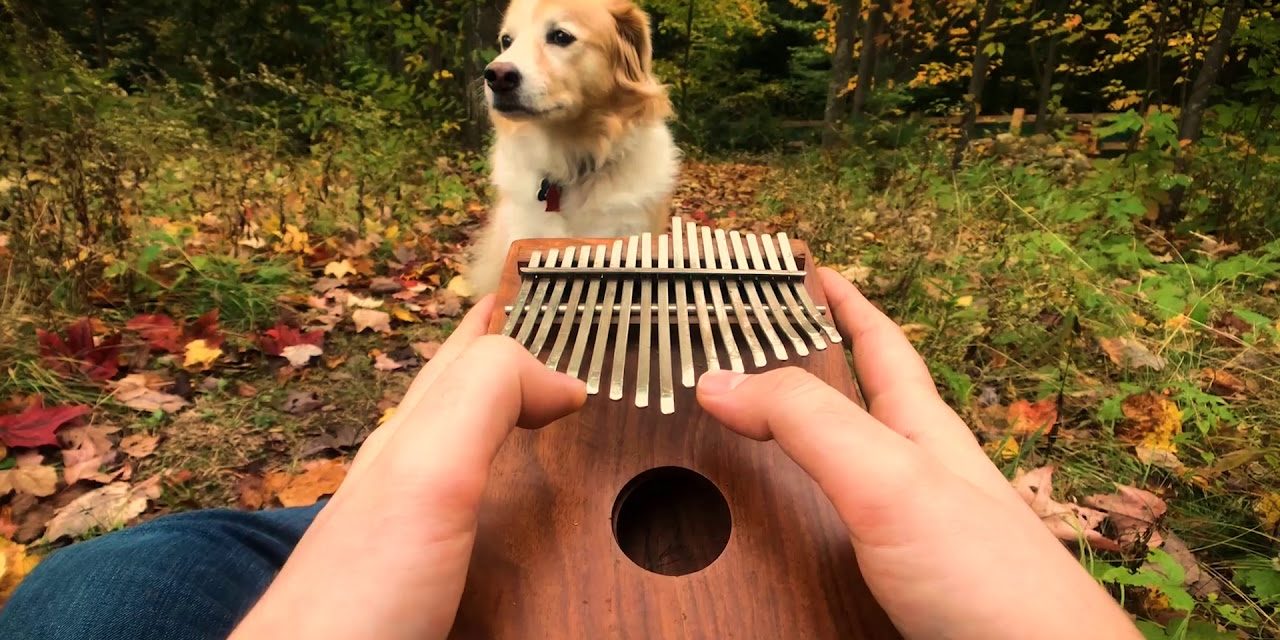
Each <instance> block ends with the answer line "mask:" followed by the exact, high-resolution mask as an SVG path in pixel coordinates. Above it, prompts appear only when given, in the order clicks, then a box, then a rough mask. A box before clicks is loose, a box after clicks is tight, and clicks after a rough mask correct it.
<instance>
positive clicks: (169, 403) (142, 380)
mask: <svg viewBox="0 0 1280 640" xmlns="http://www.w3.org/2000/svg"><path fill="white" fill-rule="evenodd" d="M170 384H172V383H171V382H169V381H168V380H165V379H164V378H162V377H160V376H159V375H156V374H153V373H147V372H141V373H131V374H129V375H127V376H125V377H123V378H121V379H120V380H118V381H117V382H116V383H115V392H114V393H112V397H114V398H115V400H116V402H119V403H120V404H122V405H124V406H126V407H129V408H130V409H136V410H138V411H142V412H145V413H153V412H155V411H163V412H165V413H173V412H175V411H178V410H179V409H181V408H183V407H185V406H187V401H186V400H184V399H183V398H182V396H178V395H174V394H172V393H166V392H164V391H161V390H160V389H162V388H164V387H167V386H169V385H170Z"/></svg>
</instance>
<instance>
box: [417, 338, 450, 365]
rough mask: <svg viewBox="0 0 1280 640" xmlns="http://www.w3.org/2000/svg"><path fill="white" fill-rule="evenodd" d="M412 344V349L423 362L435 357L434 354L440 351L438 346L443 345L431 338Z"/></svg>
mask: <svg viewBox="0 0 1280 640" xmlns="http://www.w3.org/2000/svg"><path fill="white" fill-rule="evenodd" d="M412 346H413V350H414V351H415V352H417V354H418V356H419V357H421V358H422V360H423V361H424V362H425V361H427V360H430V359H432V358H434V357H436V354H437V353H439V352H440V347H442V346H444V345H442V344H440V343H439V342H437V341H435V340H432V341H431V342H415V343H413V345H412Z"/></svg>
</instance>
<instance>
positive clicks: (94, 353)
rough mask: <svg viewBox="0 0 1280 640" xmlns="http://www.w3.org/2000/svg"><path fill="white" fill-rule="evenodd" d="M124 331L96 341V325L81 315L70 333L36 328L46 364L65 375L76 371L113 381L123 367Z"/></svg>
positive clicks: (98, 378)
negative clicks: (120, 360)
mask: <svg viewBox="0 0 1280 640" xmlns="http://www.w3.org/2000/svg"><path fill="white" fill-rule="evenodd" d="M120 339H121V336H120V334H118V333H117V334H114V335H111V336H108V337H105V338H103V339H102V342H101V343H98V344H95V343H94V341H93V324H92V323H91V322H90V321H89V319H88V318H80V319H79V320H76V321H75V322H73V323H71V324H70V325H68V326H67V329H66V336H65V338H64V337H63V335H62V334H60V333H54V332H51V331H45V330H44V329H36V340H37V341H38V342H39V343H40V356H41V358H42V359H43V360H44V363H45V365H46V366H48V367H49V368H50V369H53V370H54V371H57V372H58V373H60V374H62V375H64V376H71V375H74V374H75V373H76V372H79V373H82V374H84V375H86V376H88V377H89V378H90V379H91V380H110V379H111V378H113V377H115V375H116V372H118V371H119V370H120V363H119V358H120Z"/></svg>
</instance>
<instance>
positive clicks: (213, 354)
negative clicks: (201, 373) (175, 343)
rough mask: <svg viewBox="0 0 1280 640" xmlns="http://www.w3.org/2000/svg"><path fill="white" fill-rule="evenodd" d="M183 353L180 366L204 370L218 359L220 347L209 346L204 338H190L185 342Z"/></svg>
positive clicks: (220, 352)
mask: <svg viewBox="0 0 1280 640" xmlns="http://www.w3.org/2000/svg"><path fill="white" fill-rule="evenodd" d="M185 353H186V355H185V356H184V357H183V360H182V366H184V367H186V368H188V369H190V368H193V367H195V368H199V369H200V370H205V369H208V368H209V366H210V365H212V364H213V363H214V361H216V360H217V359H218V356H221V355H222V349H219V348H217V347H210V346H209V343H207V342H205V341H204V340H192V341H191V342H188V343H187V346H186V349H185Z"/></svg>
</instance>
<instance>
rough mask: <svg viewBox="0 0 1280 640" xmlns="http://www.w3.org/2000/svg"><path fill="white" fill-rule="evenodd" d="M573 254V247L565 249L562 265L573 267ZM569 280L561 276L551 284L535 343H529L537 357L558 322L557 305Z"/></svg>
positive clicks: (561, 260) (531, 350)
mask: <svg viewBox="0 0 1280 640" xmlns="http://www.w3.org/2000/svg"><path fill="white" fill-rule="evenodd" d="M573 255H574V248H573V247H569V248H567V249H565V250H564V255H562V256H561V257H560V266H561V267H565V268H568V267H572V266H573ZM553 266H554V265H553ZM567 281H568V278H567V277H565V276H560V277H558V278H555V282H554V283H552V285H551V295H550V296H548V297H547V309H546V311H543V312H542V320H541V321H539V322H538V333H536V334H534V337H533V344H531V345H529V351H530V352H531V353H533V355H534V356H535V357H536V356H537V355H538V354H539V353H542V345H544V344H546V343H547V336H550V335H551V325H554V324H555V323H556V307H558V306H559V305H560V297H561V296H563V295H564V285H565V282H567Z"/></svg>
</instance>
